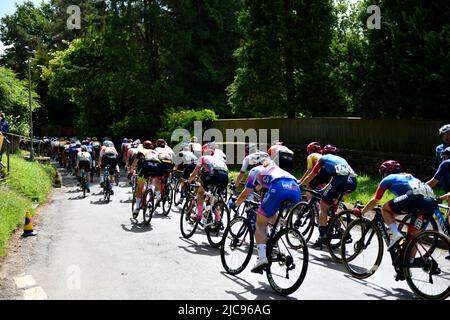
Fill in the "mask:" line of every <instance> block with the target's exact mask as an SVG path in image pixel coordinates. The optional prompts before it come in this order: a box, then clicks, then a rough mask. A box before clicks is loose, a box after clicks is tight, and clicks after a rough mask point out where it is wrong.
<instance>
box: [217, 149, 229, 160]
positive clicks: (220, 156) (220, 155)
mask: <svg viewBox="0 0 450 320" xmlns="http://www.w3.org/2000/svg"><path fill="white" fill-rule="evenodd" d="M214 156H215V157H219V158H220V159H222V160H223V162H225V163H226V162H227V155H226V154H225V153H224V152H223V151H222V150H221V149H215V150H214Z"/></svg>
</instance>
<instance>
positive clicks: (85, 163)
mask: <svg viewBox="0 0 450 320" xmlns="http://www.w3.org/2000/svg"><path fill="white" fill-rule="evenodd" d="M78 168H79V169H80V170H81V169H84V172H86V173H89V172H91V162H90V161H89V160H80V161H79V162H78Z"/></svg>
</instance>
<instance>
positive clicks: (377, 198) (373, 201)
mask: <svg viewBox="0 0 450 320" xmlns="http://www.w3.org/2000/svg"><path fill="white" fill-rule="evenodd" d="M385 191H386V188H385V187H383V186H381V184H380V185H378V188H377V191H376V192H375V195H374V196H373V197H372V199H370V201H369V202H368V203H367V204H366V205H365V206H364V208H363V209H362V210H361V214H364V213H366V212H369V211H370V210H372V209H373V208H375V207H376V206H377V204H378V203H379V202H380V200H381V198H383V195H384V192H385Z"/></svg>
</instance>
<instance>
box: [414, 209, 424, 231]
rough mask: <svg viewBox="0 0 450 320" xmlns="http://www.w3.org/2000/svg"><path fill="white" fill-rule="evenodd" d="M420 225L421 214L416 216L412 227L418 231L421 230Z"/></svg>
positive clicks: (421, 221)
mask: <svg viewBox="0 0 450 320" xmlns="http://www.w3.org/2000/svg"><path fill="white" fill-rule="evenodd" d="M422 223H423V218H422V214H420V213H419V214H418V215H417V218H416V222H415V223H414V227H415V228H416V229H417V230H420V229H421V228H422Z"/></svg>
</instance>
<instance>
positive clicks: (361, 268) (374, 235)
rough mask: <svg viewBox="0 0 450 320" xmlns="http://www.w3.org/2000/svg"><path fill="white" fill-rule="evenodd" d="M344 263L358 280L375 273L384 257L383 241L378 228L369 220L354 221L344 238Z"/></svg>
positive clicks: (342, 247)
mask: <svg viewBox="0 0 450 320" xmlns="http://www.w3.org/2000/svg"><path fill="white" fill-rule="evenodd" d="M341 249H342V251H341V257H342V263H343V264H344V266H345V269H346V270H347V271H348V272H349V273H350V274H351V275H352V276H354V277H356V278H358V279H365V278H368V277H370V276H371V275H373V274H374V273H375V271H376V270H377V269H378V267H379V266H380V264H381V259H382V257H383V239H382V236H381V233H380V230H378V228H377V227H375V226H374V225H371V224H370V222H368V221H367V220H359V219H358V220H354V221H353V222H351V223H350V224H349V226H348V227H347V229H346V230H345V232H344V235H343V236H342V246H341Z"/></svg>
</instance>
